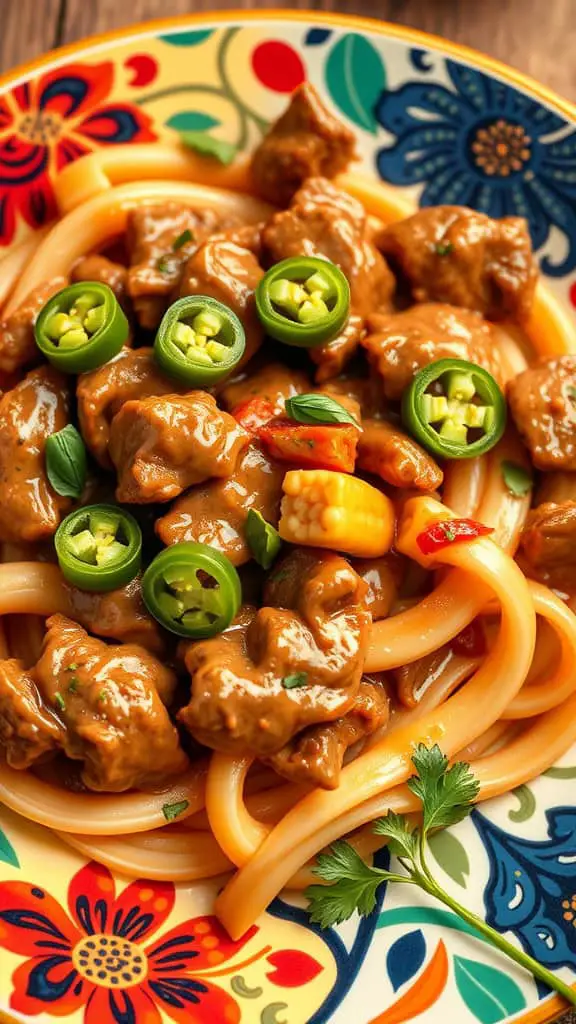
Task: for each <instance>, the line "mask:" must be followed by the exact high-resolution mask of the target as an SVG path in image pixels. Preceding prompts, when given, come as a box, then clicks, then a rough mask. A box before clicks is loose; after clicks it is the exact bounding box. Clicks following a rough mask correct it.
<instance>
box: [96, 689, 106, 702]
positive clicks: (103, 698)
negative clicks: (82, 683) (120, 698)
mask: <svg viewBox="0 0 576 1024" xmlns="http://www.w3.org/2000/svg"><path fill="white" fill-rule="evenodd" d="M97 700H99V701H100V703H101V704H103V703H104V702H105V701H106V700H108V694H107V693H106V690H100V693H99V694H98V697H97Z"/></svg>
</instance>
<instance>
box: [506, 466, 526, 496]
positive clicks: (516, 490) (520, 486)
mask: <svg viewBox="0 0 576 1024" xmlns="http://www.w3.org/2000/svg"><path fill="white" fill-rule="evenodd" d="M501 470H502V479H503V480H504V483H505V484H506V487H507V488H508V490H509V491H510V494H513V495H514V497H515V498H523V497H524V496H525V495H526V494H528V492H529V490H530V488H531V487H532V474H531V473H530V472H529V471H528V470H527V469H524V466H519V465H518V463H517V462H508V460H505V461H504V462H503V463H502V465H501Z"/></svg>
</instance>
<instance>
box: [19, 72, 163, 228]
mask: <svg viewBox="0 0 576 1024" xmlns="http://www.w3.org/2000/svg"><path fill="white" fill-rule="evenodd" d="M113 80H114V65H113V63H112V62H111V61H105V62H104V63H102V64H68V65H66V66H65V67H60V68H56V69H54V70H52V71H47V72H46V73H45V74H43V75H39V76H38V78H35V79H31V80H30V81H27V82H23V83H22V84H21V85H18V86H16V87H15V88H14V89H13V90H12V91H11V92H6V93H4V95H2V96H0V245H10V243H11V241H12V239H13V237H14V233H15V231H16V226H17V218H18V215H20V216H21V217H22V218H23V219H24V221H25V222H26V223H27V224H29V225H30V227H31V228H37V227H40V226H41V225H42V224H44V223H46V221H48V220H50V219H51V218H52V217H54V216H55V215H56V212H57V211H56V202H55V199H54V192H53V189H52V183H51V180H50V179H51V176H53V175H54V174H56V173H57V172H58V171H61V170H62V169H63V168H64V167H66V165H67V164H69V163H71V162H72V161H73V160H77V159H78V157H80V156H83V155H84V154H85V153H89V152H91V151H92V150H93V149H95V148H97V147H98V146H105V145H109V144H111V143H119V142H154V141H155V140H156V135H155V134H154V132H153V131H152V128H151V125H152V121H151V119H150V118H149V117H148V115H147V114H144V113H143V112H142V111H141V110H140V109H139V108H138V107H136V106H132V105H131V104H129V103H117V102H113V103H108V104H107V103H105V100H106V98H107V97H108V95H109V93H110V90H111V89H112V84H113Z"/></svg>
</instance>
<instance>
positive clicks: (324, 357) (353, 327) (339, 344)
mask: <svg viewBox="0 0 576 1024" xmlns="http://www.w3.org/2000/svg"><path fill="white" fill-rule="evenodd" d="M365 333H366V332H365V329H364V321H363V319H362V317H361V316H356V315H355V314H354V313H352V314H351V316H349V317H348V320H347V322H346V324H345V326H344V327H343V329H342V330H341V331H340V334H338V335H337V336H336V337H335V338H332V340H331V341H327V342H326V344H325V345H319V346H318V348H311V349H310V358H311V360H312V362H313V363H316V366H317V367H318V369H317V370H316V381H317V383H318V384H322V383H323V382H324V381H327V380H331V379H332V377H337V376H338V374H339V373H342V370H343V369H344V367H345V366H346V364H347V363H349V362H350V360H351V359H352V356H354V355H355V353H356V350H357V348H358V345H359V344H360V341H361V339H362V338H363V337H364V335H365Z"/></svg>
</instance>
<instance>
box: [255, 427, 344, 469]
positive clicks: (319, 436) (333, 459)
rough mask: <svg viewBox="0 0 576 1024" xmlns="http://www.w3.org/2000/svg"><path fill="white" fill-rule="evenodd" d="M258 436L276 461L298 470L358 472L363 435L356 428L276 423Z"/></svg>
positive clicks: (263, 429) (265, 428) (259, 432)
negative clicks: (359, 444)
mask: <svg viewBox="0 0 576 1024" xmlns="http://www.w3.org/2000/svg"><path fill="white" fill-rule="evenodd" d="M258 436H259V437H260V438H261V440H262V441H263V442H264V444H265V445H266V447H267V449H268V452H269V454H270V455H271V456H272V458H274V459H279V460H280V461H282V462H291V463H292V464H293V465H297V466H313V467H315V468H316V469H335V470H338V471H340V472H343V473H353V472H354V464H355V462H356V448H357V445H358V436H359V431H358V428H357V427H355V426H353V425H352V424H348V423H333V424H330V426H327V425H326V426H325V425H322V424H315V423H294V422H293V420H287V419H275V420H271V421H270V422H269V423H267V424H266V425H265V426H263V427H261V428H260V430H259V431H258Z"/></svg>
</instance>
